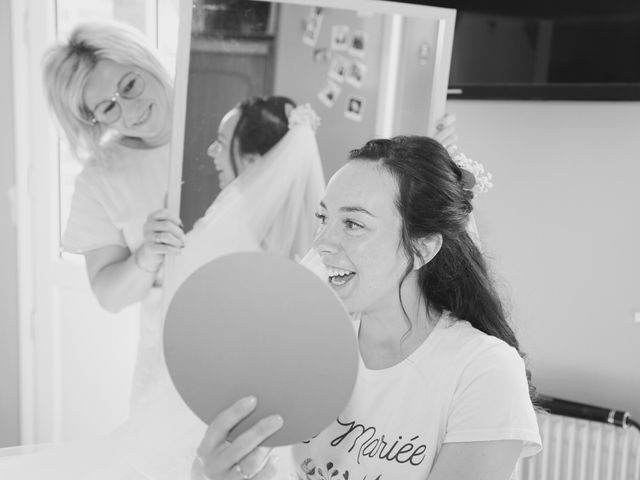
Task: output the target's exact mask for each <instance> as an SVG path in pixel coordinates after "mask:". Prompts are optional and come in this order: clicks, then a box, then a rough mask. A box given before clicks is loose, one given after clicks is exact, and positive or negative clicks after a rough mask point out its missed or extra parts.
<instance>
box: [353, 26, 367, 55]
mask: <svg viewBox="0 0 640 480" xmlns="http://www.w3.org/2000/svg"><path fill="white" fill-rule="evenodd" d="M366 47H367V34H366V33H364V32H362V31H360V30H356V31H355V32H353V35H352V37H351V45H350V46H349V53H350V54H351V55H353V56H354V57H358V58H363V57H364V54H365V51H366Z"/></svg>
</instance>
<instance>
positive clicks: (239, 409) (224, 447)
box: [191, 396, 283, 480]
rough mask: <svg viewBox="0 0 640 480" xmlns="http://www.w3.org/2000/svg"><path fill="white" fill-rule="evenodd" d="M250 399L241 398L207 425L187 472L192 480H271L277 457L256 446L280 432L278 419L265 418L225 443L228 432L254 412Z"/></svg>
mask: <svg viewBox="0 0 640 480" xmlns="http://www.w3.org/2000/svg"><path fill="white" fill-rule="evenodd" d="M256 404H257V400H256V398H255V397H253V396H249V397H244V398H242V399H240V400H238V401H237V402H235V403H234V404H233V405H231V406H230V407H229V408H227V409H226V410H223V411H222V412H220V413H219V414H218V415H217V416H216V417H215V419H214V420H213V421H212V422H211V424H210V425H209V428H208V429H207V432H206V433H205V436H204V438H203V439H202V442H201V443H200V446H199V447H198V452H197V457H196V459H195V461H194V463H193V468H192V472H191V478H192V480H227V479H229V480H238V479H243V480H246V479H254V480H267V479H270V478H274V475H275V473H276V462H277V457H276V456H275V455H272V454H271V449H267V448H262V447H260V445H261V444H262V442H264V440H266V439H267V438H269V437H270V436H271V435H273V434H274V433H275V432H277V431H278V430H280V428H281V427H282V425H283V420H282V417H281V416H280V415H269V416H267V417H265V418H263V419H261V420H259V421H257V422H256V423H255V424H254V425H253V426H252V427H251V428H249V429H248V430H246V431H245V432H243V433H242V434H240V435H238V437H237V438H236V439H235V440H233V441H232V442H229V441H227V437H228V436H229V432H230V431H231V430H232V429H233V428H235V427H236V425H238V424H239V423H240V422H241V421H242V420H244V419H245V418H246V417H247V416H248V415H250V414H251V412H253V410H254V409H255V408H256Z"/></svg>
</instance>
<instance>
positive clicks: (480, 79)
mask: <svg viewBox="0 0 640 480" xmlns="http://www.w3.org/2000/svg"><path fill="white" fill-rule="evenodd" d="M639 1H640V0H639ZM449 98H475V99H532V100H533V99H537V100H539V99H548V100H560V99H563V100H640V14H639V13H628V12H625V13H620V14H616V13H609V14H607V15H584V16H581V15H580V13H579V12H575V13H573V14H572V15H565V16H562V17H558V18H537V17H534V16H532V15H522V16H519V15H517V14H513V13H512V14H502V13H493V12H492V13H485V12H482V13H480V12H473V11H465V10H458V13H457V19H456V31H455V36H454V42H453V55H452V62H451V73H450V77H449Z"/></svg>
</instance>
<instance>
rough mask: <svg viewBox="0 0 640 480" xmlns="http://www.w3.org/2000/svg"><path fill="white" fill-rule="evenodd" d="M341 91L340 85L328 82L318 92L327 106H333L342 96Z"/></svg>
mask: <svg viewBox="0 0 640 480" xmlns="http://www.w3.org/2000/svg"><path fill="white" fill-rule="evenodd" d="M341 91H342V89H341V88H340V85H338V84H336V83H333V82H328V83H327V86H326V87H324V88H323V89H322V90H320V92H319V93H318V98H319V99H320V101H321V102H322V103H323V104H324V105H325V106H327V107H328V108H331V107H333V105H334V104H335V103H336V99H337V98H338V96H340V92H341Z"/></svg>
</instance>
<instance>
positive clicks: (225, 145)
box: [207, 109, 241, 189]
mask: <svg viewBox="0 0 640 480" xmlns="http://www.w3.org/2000/svg"><path fill="white" fill-rule="evenodd" d="M239 120H240V110H238V109H233V110H231V111H230V112H229V113H227V114H226V115H225V116H224V117H223V118H222V120H221V121H220V126H219V127H218V138H217V139H216V140H215V141H214V142H213V143H212V144H211V145H209V148H208V149H207V155H209V156H210V157H211V158H213V163H214V164H215V166H216V170H217V171H218V181H219V182H220V189H223V188H225V187H226V186H227V185H229V184H230V183H231V182H232V181H233V179H234V178H236V174H235V172H234V169H233V159H232V158H231V140H232V138H233V132H234V131H235V129H236V125H238V121H239ZM233 148H234V156H235V158H236V159H237V160H239V159H240V154H239V152H238V142H234V145H233ZM240 164H241V162H238V166H240ZM238 173H240V172H238Z"/></svg>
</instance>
